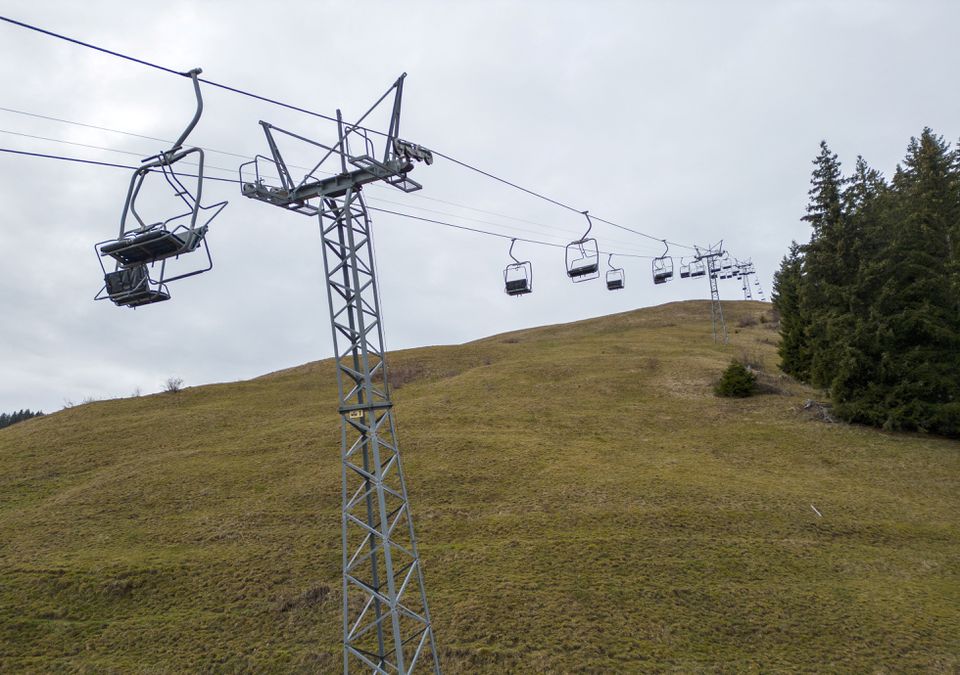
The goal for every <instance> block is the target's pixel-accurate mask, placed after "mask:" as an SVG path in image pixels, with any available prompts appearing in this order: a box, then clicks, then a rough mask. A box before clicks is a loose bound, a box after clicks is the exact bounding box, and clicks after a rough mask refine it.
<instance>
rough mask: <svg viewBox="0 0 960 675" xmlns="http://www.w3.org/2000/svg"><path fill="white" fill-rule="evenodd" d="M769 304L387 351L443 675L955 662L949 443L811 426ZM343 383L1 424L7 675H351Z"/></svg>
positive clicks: (270, 384) (937, 666)
mask: <svg viewBox="0 0 960 675" xmlns="http://www.w3.org/2000/svg"><path fill="white" fill-rule="evenodd" d="M768 307H769V305H766V306H764V305H761V304H759V303H750V302H736V303H726V304H725V305H724V310H725V312H726V314H727V317H728V321H729V324H730V326H731V332H732V335H731V338H732V339H731V345H730V346H729V347H727V348H726V349H724V348H722V347H720V346H717V345H714V344H713V342H712V340H711V338H710V323H709V308H708V303H706V302H685V303H674V304H670V305H664V306H661V307H655V308H650V309H644V310H639V311H636V312H630V313H626V314H621V315H616V316H609V317H604V318H600V319H594V320H589V321H582V322H578V323H575V324H569V325H560V326H552V327H546V328H539V329H534V330H526V331H520V332H516V333H511V334H507V335H500V336H495V337H491V338H488V339H484V340H480V341H477V342H472V343H469V344H466V345H461V346H456V347H432V348H425V349H415V350H408V351H403V352H397V353H394V354H391V355H390V365H391V366H392V368H393V370H394V372H395V373H396V374H397V377H398V381H399V382H400V383H401V385H402V386H400V387H399V388H397V389H396V390H395V402H396V412H397V417H398V422H399V440H400V447H401V449H402V453H403V458H404V465H405V470H406V472H407V478H408V488H409V490H410V499H411V506H412V511H413V514H414V518H415V524H416V528H417V535H418V538H419V540H420V543H421V556H422V558H423V563H424V569H425V576H426V584H427V594H428V597H429V600H430V605H431V611H432V614H433V618H434V625H435V630H436V636H437V641H438V644H439V645H440V649H441V652H442V659H443V664H444V669H445V671H446V672H447V673H484V672H486V673H503V672H554V673H572V672H596V673H624V672H647V671H663V670H672V671H684V672H689V671H710V672H716V671H723V672H733V671H756V672H771V671H806V672H831V671H859V672H897V671H917V670H924V671H932V672H957V671H958V670H960V490H958V487H960V444H958V443H956V442H951V441H947V440H942V439H936V438H930V437H924V436H919V435H894V434H886V433H882V432H878V431H876V430H873V429H867V428H860V427H853V426H846V425H839V424H826V423H823V422H821V421H817V420H815V419H812V418H811V417H810V416H809V415H807V414H806V413H804V412H803V411H802V410H801V407H802V403H803V401H804V399H806V398H809V397H811V396H813V395H814V393H813V392H811V391H809V390H806V389H804V388H803V387H800V386H798V385H794V384H790V383H786V382H778V381H777V378H776V376H775V373H776V371H775V363H776V356H775V347H774V343H775V340H776V333H775V332H774V331H773V330H771V329H770V326H769V324H764V323H759V324H756V325H749V326H744V327H742V328H736V325H737V323H738V322H739V323H743V324H747V323H749V320H744V319H749V318H750V317H759V315H760V314H761V313H762V312H763V311H764V310H765V309H766V308H768ZM741 353H746V354H748V355H749V356H751V357H752V358H753V359H755V360H758V361H761V362H763V363H764V364H765V369H766V371H767V373H768V377H767V380H768V385H769V384H771V383H772V384H773V385H775V386H777V387H779V388H780V389H781V391H780V392H776V393H767V394H764V395H761V396H757V397H753V398H749V399H744V400H732V399H720V398H716V397H714V396H713V394H712V391H711V386H712V384H713V383H714V381H715V380H716V379H717V377H718V376H719V374H720V372H721V371H722V370H723V368H724V367H725V366H726V365H727V364H728V363H729V360H730V358H731V356H738V355H740V354H741ZM333 374H334V373H333V366H332V364H331V362H329V361H324V362H319V363H312V364H308V365H306V366H303V367H300V368H294V369H291V370H288V371H283V372H279V373H274V374H271V375H267V376H264V377H261V378H258V379H255V380H252V381H249V382H240V383H234V384H222V385H214V386H206V387H197V388H191V389H186V390H184V391H182V392H180V393H179V394H158V395H154V396H146V397H142V398H136V399H125V400H115V401H104V402H97V403H91V404H87V405H83V406H78V407H75V408H71V409H68V410H64V411H62V412H59V413H56V414H53V415H48V416H46V417H41V418H37V419H31V420H28V421H25V422H22V423H20V424H16V425H14V426H11V427H8V428H6V429H3V430H0V672H81V673H108V672H116V673H138V672H139V673H165V672H183V671H189V672H196V671H205V672H251V671H255V672H336V671H338V670H339V669H340V668H341V666H340V646H339V640H340V628H341V623H340V614H339V612H340V602H339V587H340V516H339V509H340V465H339V424H338V416H337V414H336V400H335V399H336V389H335V385H334V378H333ZM811 505H814V506H815V507H816V508H817V509H818V510H819V511H820V512H821V513H822V517H820V516H818V515H817V514H816V513H815V512H814V511H813V509H812V508H811Z"/></svg>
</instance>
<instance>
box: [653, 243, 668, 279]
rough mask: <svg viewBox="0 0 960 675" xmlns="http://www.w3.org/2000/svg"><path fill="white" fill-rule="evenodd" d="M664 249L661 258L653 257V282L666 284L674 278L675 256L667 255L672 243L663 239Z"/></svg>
mask: <svg viewBox="0 0 960 675" xmlns="http://www.w3.org/2000/svg"><path fill="white" fill-rule="evenodd" d="M663 245H664V251H663V255H661V256H660V257H659V258H654V259H653V265H652V267H653V283H655V284H665V283H667V282H668V281H670V280H671V279H672V278H673V258H671V257H670V256H668V255H667V252H668V251H669V250H670V245H669V244H668V243H667V241H666V240H663Z"/></svg>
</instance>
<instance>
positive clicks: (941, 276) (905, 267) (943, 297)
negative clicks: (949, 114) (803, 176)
mask: <svg viewBox="0 0 960 675" xmlns="http://www.w3.org/2000/svg"><path fill="white" fill-rule="evenodd" d="M958 197H960V193H958V176H957V171H956V163H955V157H954V155H953V154H952V153H951V152H950V148H949V145H948V144H946V143H944V141H943V139H942V138H941V137H938V136H936V135H934V133H933V132H932V131H931V130H930V129H929V128H927V129H924V130H923V133H922V134H921V136H920V138H919V139H917V138H912V139H910V145H909V146H908V149H907V156H906V158H905V159H904V162H903V165H902V166H900V167H898V168H897V172H896V175H895V176H894V179H893V200H892V203H891V207H890V213H889V215H890V217H891V219H892V226H891V227H890V228H889V231H888V240H887V242H888V243H887V246H886V247H885V250H884V252H883V253H882V255H881V268H882V270H883V272H884V274H883V282H882V285H880V287H879V290H878V292H877V298H876V301H875V303H874V308H873V309H874V311H873V314H872V319H873V322H874V323H875V324H876V331H877V335H878V339H879V340H880V342H881V345H880V346H881V361H880V368H879V373H878V379H877V382H876V390H875V391H873V392H872V394H873V395H872V396H871V397H869V398H867V399H865V400H864V404H865V406H861V409H864V408H865V409H866V410H867V412H868V413H869V416H870V417H872V418H873V419H872V420H871V421H873V422H874V423H882V424H883V425H884V426H885V427H886V428H890V429H920V430H927V431H935V432H938V433H944V434H948V435H960V312H958V311H957V299H956V297H955V295H954V287H953V284H952V283H951V281H952V267H953V265H952V259H953V242H952V237H951V235H952V233H954V232H956V228H957V220H958V217H960V199H958ZM866 406H869V407H868V408H867V407H866Z"/></svg>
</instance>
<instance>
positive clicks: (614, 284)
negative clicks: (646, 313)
mask: <svg viewBox="0 0 960 675" xmlns="http://www.w3.org/2000/svg"><path fill="white" fill-rule="evenodd" d="M612 261H613V254H612V253H611V254H610V255H609V256H608V257H607V265H609V266H610V269H609V270H607V290H608V291H619V290H620V289H622V288H623V285H624V281H625V275H624V273H623V268H622V267H614V266H613V262H612Z"/></svg>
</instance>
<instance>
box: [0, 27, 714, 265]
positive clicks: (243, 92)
mask: <svg viewBox="0 0 960 675" xmlns="http://www.w3.org/2000/svg"><path fill="white" fill-rule="evenodd" d="M0 21H4V22H6V23H9V24H11V25H14V26H18V27H20V28H25V29H27V30H32V31H35V32H37V33H41V34H43V35H46V36H48V37H52V38H56V39H58V40H64V41H66V42H70V43H72V44H75V45H78V46H80V47H85V48H87V49H92V50H95V51H98V52H101V53H103V54H107V55H109V56H114V57H116V58H119V59H124V60H126V61H131V62H133V63H137V64H139V65H142V66H147V67H148V68H154V69H156V70H160V71H162V72H165V73H169V74H171V75H178V76H181V77H185V76H187V75H188V73H186V72H182V71H179V70H175V69H173V68H168V67H167V66H162V65H159V64H157V63H152V62H150V61H146V60H144V59H140V58H136V57H134V56H130V55H129V54H123V53H121V52H117V51H114V50H112V49H107V48H105V47H100V46H98V45H95V44H92V43H89V42H84V41H83V40H79V39H77V38H72V37H69V36H67V35H63V34H61V33H56V32H54V31H51V30H47V29H45V28H40V27H39V26H34V25H32V24H29V23H26V22H23V21H18V20H16V19H12V18H10V17H7V16H2V15H0ZM197 79H198V81H200V82H202V83H204V84H206V85H209V86H211V87H217V88H220V89H224V90H226V91H230V92H233V93H236V94H240V95H242V96H247V97H250V98H253V99H256V100H259V101H263V102H265V103H270V104H272V105H276V106H279V107H281V108H286V109H288V110H294V111H296V112H300V113H303V114H305V115H311V116H313V117H318V118H320V119H324V120H328V121H330V122H336V121H337V118H336V117H333V116H331V115H325V114H323V113H319V112H316V111H313V110H309V109H307V108H303V107H301V106H296V105H292V104H289V103H284V102H283V101H279V100H277V99H274V98H270V97H267V96H261V95H260V94H255V93H253V92H250V91H246V90H244V89H239V88H237V87H232V86H230V85H226V84H222V83H220V82H215V81H213V80H208V79H206V78H203V77H200V78H197ZM354 128H356V129H361V130H363V131H366V132H369V133H372V134H375V135H378V136H386V135H387V134H385V133H384V132H382V131H378V130H376V129H370V128H367V127H363V126H356V127H354ZM433 153H434V155H436V156H438V157H441V158H443V159H445V160H447V161H449V162H452V163H454V164H456V165H458V166H461V167H463V168H465V169H468V170H470V171H474V172H476V173H478V174H480V175H482V176H486V177H487V178H490V179H492V180H495V181H498V182H500V183H502V184H504V185H508V186H510V187H512V188H514V189H517V190H520V191H522V192H524V193H526V194H529V195H531V196H534V197H537V198H539V199H542V200H544V201H547V202H549V203H551V204H554V205H556V206H559V207H560V208H563V209H566V210H568V211H572V212H575V213H583V212H584V211H583V209H577V208H574V207H573V206H570V205H569V204H564V203H563V202H561V201H558V200H556V199H553V198H551V197H547V196H546V195H543V194H541V193H539V192H537V191H535V190H531V189H529V188H525V187H522V186H520V185H518V184H517V183H514V182H511V181H509V180H507V179H505V178H501V177H499V176H497V175H495V174H492V173H490V172H489V171H484V170H483V169H480V168H478V167H476V166H474V165H472V164H469V163H468V162H464V161H461V160H458V159H455V158H454V157H451V156H450V155H447V154H445V153H442V152H439V151H436V150H434V151H433ZM593 218H595V219H596V220H598V221H600V222H602V223H605V224H607V225H610V226H612V227H616V228H619V229H621V230H624V231H626V232H630V233H632V234H636V235H638V236H641V237H646V238H648V239H651V240H654V241H665V242H667V243H669V244H670V245H671V246H676V247H679V248H685V249H689V250H694V249H695V247H694V246H688V245H687V244H681V243H678V242H674V241H668V240H666V239H663V238H662V237H655V236H653V235H651V234H647V233H646V232H641V231H640V230H635V229H633V228H629V227H626V226H624V225H619V224H617V223H615V222H613V221H610V220H606V219H604V218H599V217H597V216H593Z"/></svg>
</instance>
